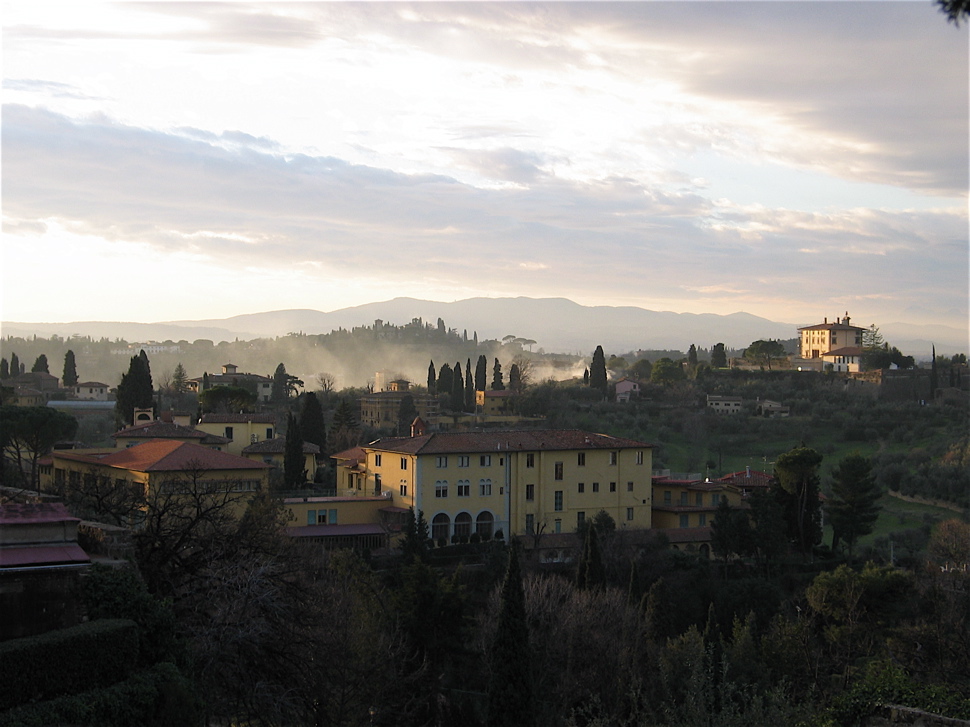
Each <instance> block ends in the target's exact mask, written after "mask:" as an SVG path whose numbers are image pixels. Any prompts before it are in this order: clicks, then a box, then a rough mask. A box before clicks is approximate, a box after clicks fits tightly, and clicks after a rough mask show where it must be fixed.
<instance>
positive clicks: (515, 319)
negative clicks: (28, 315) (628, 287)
mask: <svg viewBox="0 0 970 727" xmlns="http://www.w3.org/2000/svg"><path fill="white" fill-rule="evenodd" d="M414 318H421V319H423V320H424V321H425V322H426V323H428V322H430V323H432V324H435V323H436V322H437V320H438V318H441V319H442V320H444V322H445V325H446V326H447V327H449V328H455V329H457V330H458V331H459V332H461V331H467V332H468V336H469V337H471V336H472V335H473V333H477V334H478V338H479V340H485V339H501V338H503V337H504V336H507V335H514V336H516V337H519V338H526V339H531V340H534V341H536V343H535V346H534V348H535V350H538V349H539V348H542V349H544V350H545V351H546V352H548V353H553V352H558V353H582V354H588V353H589V352H590V351H591V350H592V349H593V348H595V347H596V346H597V345H602V346H603V348H604V349H605V350H606V351H608V352H610V353H618V354H619V353H625V352H627V351H636V350H638V349H673V350H681V351H686V350H687V348H688V347H689V346H690V344H692V343H694V344H696V345H697V346H698V347H701V348H710V347H711V346H712V345H713V344H715V343H718V342H722V343H724V344H726V345H727V346H728V347H729V348H743V347H745V346H747V345H748V344H750V343H751V342H752V341H755V340H758V339H762V338H764V339H767V338H774V339H783V340H784V339H789V338H794V337H796V336H797V335H798V333H797V330H796V329H797V328H798V327H799V326H805V325H812V324H815V323H820V322H821V321H817V320H813V321H802V322H800V323H797V324H795V323H778V322H776V321H770V320H768V319H766V318H759V317H758V316H754V315H750V314H748V313H731V314H730V315H717V314H714V313H702V314H696V313H671V312H666V311H651V310H646V309H644V308H636V307H633V306H624V307H610V306H583V305H579V304H578V303H574V302H573V301H571V300H568V299H566V298H469V299H467V300H459V301H455V302H453V303H442V302H437V301H430V300H418V299H415V298H394V299H393V300H388V301H383V302H380V303H367V304H365V305H359V306H354V307H351V308H342V309H340V310H335V311H331V312H329V313H325V312H322V311H316V310H281V311H270V312H266V313H251V314H246V315H238V316H232V317H231V318H223V319H208V320H196V321H166V322H159V323H125V322H107V321H76V322H71V323H17V322H9V323H8V322H4V323H3V331H2V332H3V335H4V336H22V337H23V336H33V335H37V336H42V337H49V336H50V335H51V334H57V335H59V336H64V337H67V336H71V335H74V334H78V335H82V336H92V337H94V338H102V337H106V338H110V339H116V338H123V339H125V340H127V341H132V342H133V341H137V342H144V341H149V340H151V341H165V340H172V341H180V340H186V341H194V340H197V339H200V338H205V339H211V340H213V341H215V342H219V341H232V340H235V339H237V338H238V339H242V340H248V339H252V338H266V337H276V336H283V335H286V334H287V333H291V332H303V333H309V334H315V333H329V332H330V331H333V330H336V329H338V328H347V329H349V328H353V327H355V326H365V325H372V324H373V323H374V321H375V320H378V319H380V320H382V321H384V322H385V323H393V324H395V325H403V324H405V323H408V322H410V321H411V320H412V319H414ZM858 324H859V325H862V326H864V325H866V323H864V322H862V321H859V322H858ZM878 325H879V328H880V331H881V332H882V334H883V336H884V338H885V339H886V340H887V341H889V342H890V343H891V344H892V345H894V346H896V347H897V348H899V349H900V350H902V351H903V352H904V353H907V354H909V355H914V356H916V357H917V358H919V357H921V356H928V355H929V353H930V350H931V346H932V345H933V344H935V345H936V348H937V352H938V353H951V354H952V353H957V352H966V351H967V349H968V345H967V344H968V341H967V339H968V333H967V331H965V330H964V331H961V330H959V329H957V328H953V327H950V326H941V325H937V326H932V325H930V326H919V325H912V324H906V323H885V324H883V323H880V324H878Z"/></svg>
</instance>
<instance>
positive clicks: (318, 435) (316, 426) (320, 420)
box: [300, 391, 327, 454]
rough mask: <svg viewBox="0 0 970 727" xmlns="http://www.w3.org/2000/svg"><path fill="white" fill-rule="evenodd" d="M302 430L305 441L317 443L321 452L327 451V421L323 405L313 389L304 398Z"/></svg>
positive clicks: (301, 413)
mask: <svg viewBox="0 0 970 727" xmlns="http://www.w3.org/2000/svg"><path fill="white" fill-rule="evenodd" d="M300 431H301V432H302V434H303V439H304V441H307V442H310V443H311V444H315V445H317V446H318V447H319V448H320V454H324V453H325V452H326V451H327V423H326V420H325V419H324V417H323V407H322V406H321V405H320V400H319V399H318V398H317V395H316V394H314V393H313V392H312V391H310V392H307V394H306V396H305V397H304V398H303V408H302V410H301V411H300Z"/></svg>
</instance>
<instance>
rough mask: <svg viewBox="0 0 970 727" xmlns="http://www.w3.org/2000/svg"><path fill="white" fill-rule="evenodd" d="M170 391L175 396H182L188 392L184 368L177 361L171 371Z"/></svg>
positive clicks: (187, 377) (187, 381)
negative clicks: (175, 394)
mask: <svg viewBox="0 0 970 727" xmlns="http://www.w3.org/2000/svg"><path fill="white" fill-rule="evenodd" d="M172 390H173V391H174V392H175V393H177V394H184V393H185V392H186V391H188V390H189V376H188V374H186V373H185V367H184V366H183V365H182V362H181V361H179V362H178V363H177V364H175V369H174V370H173V371H172Z"/></svg>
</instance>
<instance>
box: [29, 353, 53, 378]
mask: <svg viewBox="0 0 970 727" xmlns="http://www.w3.org/2000/svg"><path fill="white" fill-rule="evenodd" d="M30 371H31V373H34V374H49V373H50V372H51V370H50V366H49V365H48V363H47V354H46V353H42V354H41V355H40V356H38V357H37V358H36V359H34V365H33V366H31V367H30Z"/></svg>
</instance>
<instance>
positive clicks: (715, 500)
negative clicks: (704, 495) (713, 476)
mask: <svg viewBox="0 0 970 727" xmlns="http://www.w3.org/2000/svg"><path fill="white" fill-rule="evenodd" d="M711 504H712V505H713V506H714V507H717V506H718V505H720V504H721V496H720V495H719V494H718V493H716V492H714V493H712V494H711Z"/></svg>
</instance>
